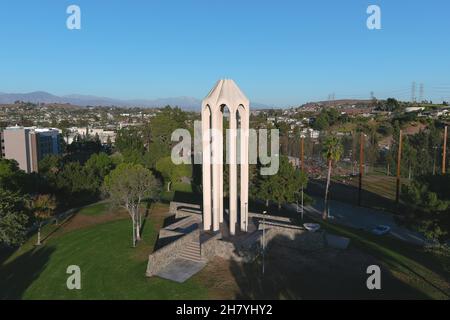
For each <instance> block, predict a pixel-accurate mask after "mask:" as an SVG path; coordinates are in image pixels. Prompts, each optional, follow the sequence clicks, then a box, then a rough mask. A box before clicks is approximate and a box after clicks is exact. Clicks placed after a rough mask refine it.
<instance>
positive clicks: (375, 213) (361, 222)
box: [293, 198, 426, 246]
mask: <svg viewBox="0 0 450 320" xmlns="http://www.w3.org/2000/svg"><path fill="white" fill-rule="evenodd" d="M293 207H294V209H295V208H296V205H295V204H294V205H293ZM322 212H323V200H322V199H319V198H316V199H315V203H314V204H313V205H310V206H305V214H307V215H313V216H322ZM329 214H330V216H331V217H330V219H329V221H330V222H333V223H338V224H341V225H344V226H348V227H351V228H355V229H363V230H366V231H370V230H372V229H373V228H374V227H375V226H377V225H380V224H381V225H386V226H389V227H391V231H390V234H391V235H392V236H393V237H396V238H398V239H400V240H403V241H406V242H409V243H412V244H415V245H420V246H423V245H424V244H425V243H426V238H425V236H424V235H422V234H421V233H419V232H415V231H412V230H409V229H407V228H405V227H402V226H399V225H398V224H397V223H396V222H395V220H394V217H393V216H392V214H390V213H387V212H384V211H381V210H375V209H370V208H364V207H358V206H354V205H351V204H346V203H342V202H338V201H334V200H331V201H330V211H329Z"/></svg>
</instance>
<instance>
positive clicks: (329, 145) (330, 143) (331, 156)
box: [322, 136, 343, 220]
mask: <svg viewBox="0 0 450 320" xmlns="http://www.w3.org/2000/svg"><path fill="white" fill-rule="evenodd" d="M342 153H343V148H342V144H341V141H340V140H339V139H338V138H337V137H335V136H331V137H328V138H327V139H326V140H325V142H324V145H323V150H322V154H323V157H324V158H325V159H326V160H327V162H328V174H327V184H326V187H325V206H324V210H323V216H322V218H323V219H324V220H326V219H327V217H328V191H329V188H330V180H331V169H332V167H333V161H334V162H336V161H339V159H340V158H341V155H342Z"/></svg>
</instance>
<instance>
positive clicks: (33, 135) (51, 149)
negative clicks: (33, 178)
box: [0, 126, 61, 173]
mask: <svg viewBox="0 0 450 320" xmlns="http://www.w3.org/2000/svg"><path fill="white" fill-rule="evenodd" d="M60 137H61V133H60V131H59V130H58V129H54V128H50V129H41V128H35V127H29V128H26V127H19V126H15V127H8V128H6V129H5V130H3V132H2V133H1V139H0V140H1V148H2V149H1V150H2V151H1V153H2V157H3V158H5V159H13V160H16V161H17V163H18V164H19V167H20V169H22V170H24V171H25V172H27V173H30V172H37V171H38V163H39V161H40V160H41V159H42V158H44V157H45V156H46V155H49V154H60V153H61V146H60Z"/></svg>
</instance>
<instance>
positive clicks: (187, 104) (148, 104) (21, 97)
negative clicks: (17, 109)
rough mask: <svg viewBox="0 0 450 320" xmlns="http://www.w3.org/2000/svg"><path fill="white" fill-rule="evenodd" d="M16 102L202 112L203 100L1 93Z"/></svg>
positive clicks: (3, 101)
mask: <svg viewBox="0 0 450 320" xmlns="http://www.w3.org/2000/svg"><path fill="white" fill-rule="evenodd" d="M15 101H24V102H31V103H61V104H71V105H75V106H82V107H84V106H105V107H106V106H117V107H144V108H159V107H164V106H167V105H171V106H178V107H180V108H182V109H184V110H192V111H198V110H200V106H201V100H199V99H197V98H193V97H173V98H160V99H154V100H146V99H132V100H120V99H113V98H107V97H97V96H89V95H80V94H71V95H66V96H55V95H53V94H50V93H48V92H45V91H36V92H30V93H0V104H10V103H14V102H15ZM251 107H252V108H256V109H261V108H269V106H267V105H264V104H260V103H252V104H251Z"/></svg>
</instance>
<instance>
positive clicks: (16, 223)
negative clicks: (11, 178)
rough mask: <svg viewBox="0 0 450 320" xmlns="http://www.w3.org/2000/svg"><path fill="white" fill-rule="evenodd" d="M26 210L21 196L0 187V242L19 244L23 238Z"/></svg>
mask: <svg viewBox="0 0 450 320" xmlns="http://www.w3.org/2000/svg"><path fill="white" fill-rule="evenodd" d="M28 219H29V218H28V211H27V208H26V204H25V201H24V199H23V196H21V195H20V194H18V193H14V192H11V191H8V190H4V189H1V188H0V243H3V244H6V245H8V246H17V245H21V244H22V243H23V241H24V239H25V234H26V227H27V222H28Z"/></svg>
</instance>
